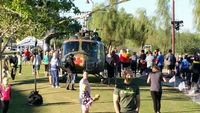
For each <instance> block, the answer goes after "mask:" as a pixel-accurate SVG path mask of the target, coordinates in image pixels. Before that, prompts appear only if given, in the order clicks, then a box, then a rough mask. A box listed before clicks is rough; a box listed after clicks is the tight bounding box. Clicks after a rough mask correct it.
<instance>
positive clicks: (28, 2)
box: [0, 0, 80, 39]
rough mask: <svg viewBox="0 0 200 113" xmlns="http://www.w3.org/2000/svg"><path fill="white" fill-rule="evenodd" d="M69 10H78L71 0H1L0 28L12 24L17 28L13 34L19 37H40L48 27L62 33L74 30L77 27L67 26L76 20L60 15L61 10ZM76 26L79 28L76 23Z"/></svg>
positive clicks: (2, 28)
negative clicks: (70, 27) (71, 28)
mask: <svg viewBox="0 0 200 113" xmlns="http://www.w3.org/2000/svg"><path fill="white" fill-rule="evenodd" d="M71 10H72V11H73V12H74V13H78V12H79V10H78V8H77V7H76V6H75V5H74V3H73V0H1V1H0V13H1V16H0V20H1V21H0V29H1V31H5V29H7V28H10V27H11V26H14V28H16V29H17V32H16V34H15V36H16V37H17V38H20V39H21V38H23V37H26V36H28V35H34V36H35V37H37V38H42V37H43V36H44V34H45V33H46V32H47V31H48V30H50V29H54V30H56V31H57V32H61V33H63V34H64V33H70V32H75V31H77V28H75V29H73V30H70V29H67V28H68V27H69V26H71V25H73V24H75V25H77V22H76V21H75V20H73V19H70V18H68V17H61V16H60V14H61V12H68V11H71ZM2 14H3V15H2ZM77 27H79V28H80V26H78V25H77ZM74 30H75V31H74ZM7 34H9V32H7Z"/></svg>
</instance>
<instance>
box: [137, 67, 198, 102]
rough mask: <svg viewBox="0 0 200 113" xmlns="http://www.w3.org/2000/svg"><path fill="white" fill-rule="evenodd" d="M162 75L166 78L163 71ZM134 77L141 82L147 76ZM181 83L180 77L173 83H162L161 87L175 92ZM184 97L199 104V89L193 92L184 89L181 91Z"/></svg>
mask: <svg viewBox="0 0 200 113" xmlns="http://www.w3.org/2000/svg"><path fill="white" fill-rule="evenodd" d="M163 73H164V76H167V71H166V70H164V71H163ZM136 77H139V78H141V79H143V80H146V79H147V76H145V75H144V76H140V75H139V74H137V76H136ZM167 79H168V80H169V79H170V78H168V77H167ZM181 82H183V80H182V79H181V78H180V77H176V78H175V82H166V83H163V85H165V86H170V87H174V88H175V89H176V90H179V88H178V86H179V84H180V83H181ZM182 92H183V93H184V94H185V95H186V96H188V97H190V98H191V100H192V101H194V102H196V103H198V104H200V89H199V90H197V91H195V90H194V88H191V90H186V89H184V90H183V91H182Z"/></svg>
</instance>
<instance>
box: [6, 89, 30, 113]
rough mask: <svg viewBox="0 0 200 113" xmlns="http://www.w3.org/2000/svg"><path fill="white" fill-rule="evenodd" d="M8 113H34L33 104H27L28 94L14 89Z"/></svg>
mask: <svg viewBox="0 0 200 113" xmlns="http://www.w3.org/2000/svg"><path fill="white" fill-rule="evenodd" d="M8 113H34V109H33V106H29V105H28V104H27V95H23V94H22V93H20V92H19V91H16V90H15V89H12V95H11V101H10V107H9V110H8Z"/></svg>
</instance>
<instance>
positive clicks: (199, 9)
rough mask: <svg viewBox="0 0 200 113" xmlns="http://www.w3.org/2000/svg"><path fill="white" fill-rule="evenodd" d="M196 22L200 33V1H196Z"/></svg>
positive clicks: (194, 10)
mask: <svg viewBox="0 0 200 113" xmlns="http://www.w3.org/2000/svg"><path fill="white" fill-rule="evenodd" d="M193 12H194V20H195V23H196V27H197V29H198V30H199V31H200V1H199V0H194V9H193Z"/></svg>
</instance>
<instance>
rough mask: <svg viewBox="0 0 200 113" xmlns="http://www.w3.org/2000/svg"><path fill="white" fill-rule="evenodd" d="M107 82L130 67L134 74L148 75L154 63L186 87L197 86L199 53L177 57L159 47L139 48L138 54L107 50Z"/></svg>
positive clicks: (170, 51)
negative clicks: (153, 48)
mask: <svg viewBox="0 0 200 113" xmlns="http://www.w3.org/2000/svg"><path fill="white" fill-rule="evenodd" d="M106 64H107V66H106V67H107V72H108V73H107V74H108V84H110V82H109V79H110V78H113V77H117V76H121V75H120V74H121V70H123V69H124V68H127V67H130V68H131V70H132V71H133V72H134V74H135V75H136V74H137V72H139V75H140V76H144V75H147V76H148V75H149V73H150V72H152V66H154V65H156V66H158V67H159V68H160V71H161V72H163V69H164V68H165V70H166V69H167V74H165V75H167V76H169V77H172V76H173V75H176V76H177V77H180V78H181V79H182V80H183V81H185V83H186V84H187V87H188V89H190V88H191V87H194V86H195V87H197V89H199V86H198V85H197V83H198V81H199V75H200V72H199V70H200V67H199V66H200V55H199V54H197V53H195V54H194V55H191V56H189V55H187V54H186V55H178V56H177V57H176V56H175V55H174V54H173V53H172V50H171V49H169V50H168V53H167V54H166V55H163V54H162V52H161V51H160V50H159V49H156V50H155V51H154V52H152V51H146V52H145V51H144V50H141V52H140V54H137V53H136V52H131V51H130V50H128V49H122V50H120V51H119V52H118V51H117V50H116V49H110V48H109V50H108V53H107V55H106Z"/></svg>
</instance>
